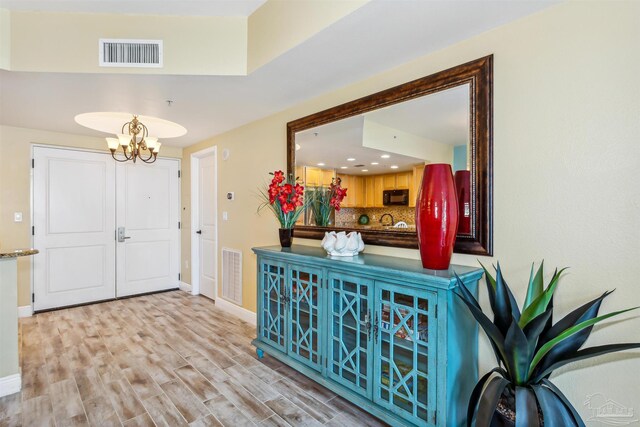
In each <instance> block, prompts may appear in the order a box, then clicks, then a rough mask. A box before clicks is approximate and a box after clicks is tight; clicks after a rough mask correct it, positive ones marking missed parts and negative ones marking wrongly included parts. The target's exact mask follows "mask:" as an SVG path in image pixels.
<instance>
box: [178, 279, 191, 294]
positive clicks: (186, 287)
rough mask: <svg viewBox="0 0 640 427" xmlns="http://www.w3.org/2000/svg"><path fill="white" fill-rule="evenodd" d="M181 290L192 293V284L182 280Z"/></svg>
mask: <svg viewBox="0 0 640 427" xmlns="http://www.w3.org/2000/svg"><path fill="white" fill-rule="evenodd" d="M180 290H182V291H185V292H189V293H191V285H190V284H188V283H185V282H180Z"/></svg>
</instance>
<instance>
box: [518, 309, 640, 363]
mask: <svg viewBox="0 0 640 427" xmlns="http://www.w3.org/2000/svg"><path fill="white" fill-rule="evenodd" d="M638 308H640V307H633V308H628V309H626V310H620V311H614V312H613V313H609V314H605V315H602V316H598V317H595V318H593V319H589V320H585V321H584V322H581V323H578V324H577V325H575V326H572V327H570V328H569V329H567V330H565V331H564V332H562V333H561V334H559V335H558V336H557V337H555V338H553V339H552V340H551V341H549V342H547V343H546V344H545V345H543V346H542V347H540V350H538V352H537V353H536V355H535V356H534V358H533V360H532V361H531V365H530V367H529V372H533V371H534V369H535V368H536V366H537V365H538V363H540V360H542V358H543V357H544V356H545V355H546V354H547V353H548V352H549V351H550V350H551V349H552V348H553V347H554V346H556V345H557V344H558V343H560V342H562V341H563V340H565V339H568V338H569V337H571V336H572V335H575V334H576V333H578V332H580V331H581V330H583V329H585V328H588V327H590V326H592V325H595V324H596V323H598V322H600V321H602V320H605V319H608V318H610V317H613V316H617V315H619V314H622V313H626V312H627V311H631V310H636V309H638Z"/></svg>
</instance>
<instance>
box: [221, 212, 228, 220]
mask: <svg viewBox="0 0 640 427" xmlns="http://www.w3.org/2000/svg"><path fill="white" fill-rule="evenodd" d="M228 219H229V215H228V214H227V211H224V212H222V220H223V221H226V220H228Z"/></svg>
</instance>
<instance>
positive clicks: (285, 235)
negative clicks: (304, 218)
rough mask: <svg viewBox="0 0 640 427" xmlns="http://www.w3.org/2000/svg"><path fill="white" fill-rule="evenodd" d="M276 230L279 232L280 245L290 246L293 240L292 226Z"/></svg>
mask: <svg viewBox="0 0 640 427" xmlns="http://www.w3.org/2000/svg"><path fill="white" fill-rule="evenodd" d="M278 231H279V233H280V246H282V247H283V248H290V247H291V242H292V241H293V228H281V229H279V230H278Z"/></svg>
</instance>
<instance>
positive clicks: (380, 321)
mask: <svg viewBox="0 0 640 427" xmlns="http://www.w3.org/2000/svg"><path fill="white" fill-rule="evenodd" d="M436 297H437V294H436V292H433V291H427V290H422V289H413V288H407V287H399V286H398V285H397V284H396V285H393V284H389V283H384V282H376V298H375V300H376V313H375V316H376V319H375V324H376V325H377V326H378V330H377V331H375V333H376V336H375V342H376V353H377V357H376V359H375V360H376V363H375V365H376V366H375V369H374V376H373V378H374V384H373V387H374V390H373V400H374V401H375V402H376V403H378V404H379V405H381V406H384V407H385V408H387V409H389V410H390V411H391V412H394V413H395V414H397V415H399V416H401V417H403V418H405V419H407V420H408V421H410V422H412V423H415V424H416V425H425V424H432V425H433V424H435V423H436V401H435V398H436V354H437V353H436V341H437V339H436V332H437V319H436V301H437V298H436Z"/></svg>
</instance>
